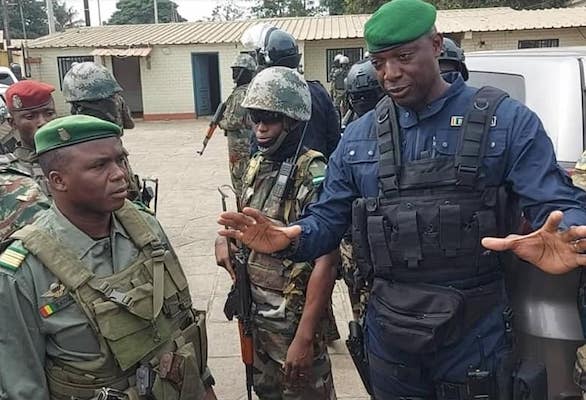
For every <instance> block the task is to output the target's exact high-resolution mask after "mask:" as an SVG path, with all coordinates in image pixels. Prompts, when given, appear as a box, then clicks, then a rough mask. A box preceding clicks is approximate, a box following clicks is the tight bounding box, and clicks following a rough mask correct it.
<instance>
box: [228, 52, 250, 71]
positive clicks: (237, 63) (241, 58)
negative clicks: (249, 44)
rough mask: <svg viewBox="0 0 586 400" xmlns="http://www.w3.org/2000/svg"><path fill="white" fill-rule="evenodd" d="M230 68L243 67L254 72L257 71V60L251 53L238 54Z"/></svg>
mask: <svg viewBox="0 0 586 400" xmlns="http://www.w3.org/2000/svg"><path fill="white" fill-rule="evenodd" d="M230 68H243V69H246V70H248V71H250V72H253V73H254V72H255V71H256V61H255V60H254V58H253V57H252V56H251V55H250V54H238V56H237V57H236V59H235V60H234V62H233V63H232V65H231V66H230Z"/></svg>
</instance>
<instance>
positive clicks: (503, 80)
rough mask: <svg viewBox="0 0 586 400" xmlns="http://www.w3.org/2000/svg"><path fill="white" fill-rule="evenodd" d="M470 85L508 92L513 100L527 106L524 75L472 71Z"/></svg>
mask: <svg viewBox="0 0 586 400" xmlns="http://www.w3.org/2000/svg"><path fill="white" fill-rule="evenodd" d="M468 84H469V85H470V86H474V87H478V88H480V87H482V86H494V87H497V88H499V89H502V90H504V91H505V92H507V93H508V94H509V96H511V98H513V99H515V100H518V101H520V102H521V103H523V104H525V78H524V77H523V76H522V75H515V74H503V73H500V72H483V71H470V79H468Z"/></svg>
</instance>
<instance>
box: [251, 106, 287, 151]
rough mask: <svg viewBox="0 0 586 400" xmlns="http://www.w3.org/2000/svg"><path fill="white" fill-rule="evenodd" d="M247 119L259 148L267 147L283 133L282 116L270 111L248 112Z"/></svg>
mask: <svg viewBox="0 0 586 400" xmlns="http://www.w3.org/2000/svg"><path fill="white" fill-rule="evenodd" d="M249 117H250V121H251V123H252V129H253V130H254V134H255V136H256V140H257V142H258V145H259V146H260V147H269V146H270V145H271V144H272V143H273V142H274V141H275V140H276V139H277V138H278V137H279V135H280V134H281V132H283V120H284V117H283V115H282V114H279V113H275V112H271V111H262V110H250V111H249Z"/></svg>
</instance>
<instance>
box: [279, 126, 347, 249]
mask: <svg viewBox="0 0 586 400" xmlns="http://www.w3.org/2000/svg"><path fill="white" fill-rule="evenodd" d="M345 137H346V136H345ZM343 148H344V139H342V141H341V142H340V144H339V146H338V147H337V148H336V150H335V151H334V153H333V154H332V156H331V158H330V161H329V162H328V166H327V170H326V177H325V180H324V182H323V185H322V189H321V191H320V193H319V196H318V200H317V202H315V203H313V204H311V205H309V206H308V207H307V209H306V210H305V213H304V215H303V217H302V219H300V220H299V221H297V222H296V223H295V225H300V226H301V230H302V234H301V237H300V239H299V241H298V245H297V249H296V251H295V253H294V254H293V255H292V256H290V257H288V258H290V259H292V260H294V261H307V260H314V259H316V258H317V257H319V256H321V255H323V254H326V253H329V252H330V251H332V250H334V249H335V248H336V247H337V246H338V245H339V243H340V240H341V239H342V236H343V235H344V233H345V232H346V230H347V229H348V226H349V225H350V222H351V220H352V202H353V201H354V199H356V197H357V196H358V194H357V190H356V188H355V186H354V184H353V180H352V176H351V173H350V170H349V168H348V166H347V165H345V164H344V160H343Z"/></svg>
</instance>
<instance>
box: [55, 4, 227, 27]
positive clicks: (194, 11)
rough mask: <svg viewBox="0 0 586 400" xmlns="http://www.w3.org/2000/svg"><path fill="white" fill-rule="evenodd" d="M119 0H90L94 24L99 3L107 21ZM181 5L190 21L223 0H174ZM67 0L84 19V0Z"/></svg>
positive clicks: (201, 16) (204, 16)
mask: <svg viewBox="0 0 586 400" xmlns="http://www.w3.org/2000/svg"><path fill="white" fill-rule="evenodd" d="M117 1H118V0H89V4H90V18H91V20H92V26H97V25H99V23H98V4H99V6H100V15H101V16H102V22H104V21H107V20H108V18H110V16H111V15H112V13H113V12H114V11H115V10H116V2H117ZM174 1H175V3H177V4H178V5H179V8H178V11H179V14H181V16H183V18H185V19H187V20H188V21H196V20H198V19H205V18H206V17H209V16H211V15H212V10H213V9H214V7H215V6H216V5H218V4H221V3H222V2H223V1H222V0H174ZM65 2H66V3H67V4H68V5H70V6H72V7H74V8H75V9H76V10H77V12H78V18H79V19H83V18H84V14H83V0H65Z"/></svg>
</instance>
